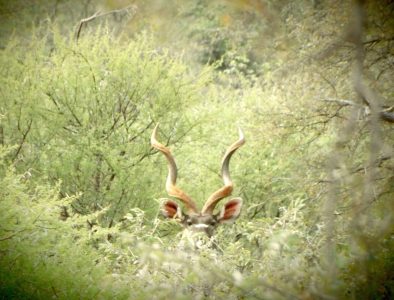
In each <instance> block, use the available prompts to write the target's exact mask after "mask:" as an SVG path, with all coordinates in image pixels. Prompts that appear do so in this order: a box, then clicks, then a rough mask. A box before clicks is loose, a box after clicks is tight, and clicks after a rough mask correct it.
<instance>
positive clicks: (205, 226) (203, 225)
mask: <svg viewBox="0 0 394 300" xmlns="http://www.w3.org/2000/svg"><path fill="white" fill-rule="evenodd" d="M193 227H194V228H197V229H203V228H208V227H209V225H207V224H194V225H193Z"/></svg>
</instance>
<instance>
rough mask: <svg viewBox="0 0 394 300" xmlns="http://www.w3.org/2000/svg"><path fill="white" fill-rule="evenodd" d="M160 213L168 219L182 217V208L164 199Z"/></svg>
mask: <svg viewBox="0 0 394 300" xmlns="http://www.w3.org/2000/svg"><path fill="white" fill-rule="evenodd" d="M161 213H162V214H163V216H164V217H166V218H169V219H182V209H181V208H180V207H179V206H178V204H177V203H176V202H175V201H172V200H166V201H165V202H164V203H163V205H162V207H161Z"/></svg>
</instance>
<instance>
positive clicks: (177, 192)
mask: <svg viewBox="0 0 394 300" xmlns="http://www.w3.org/2000/svg"><path fill="white" fill-rule="evenodd" d="M158 127H159V124H157V125H156V126H155V128H154V129H153V132H152V136H151V138H150V143H151V145H152V147H154V148H156V149H157V150H159V151H160V152H161V153H163V154H164V156H165V157H166V159H167V161H168V176H167V181H166V190H167V193H168V195H170V196H172V197H175V198H178V199H179V200H180V201H182V202H183V203H184V204H185V207H186V208H187V209H188V210H189V212H193V213H198V211H197V207H196V204H195V203H194V202H193V200H192V199H191V198H190V197H189V196H188V195H187V194H186V193H185V192H183V191H182V190H181V189H180V188H178V187H177V186H176V178H177V174H178V169H177V166H176V163H175V159H174V157H173V156H172V154H171V151H170V149H169V148H167V147H166V146H164V145H163V144H161V143H160V142H159V141H158V140H157V138H156V136H157V129H158Z"/></svg>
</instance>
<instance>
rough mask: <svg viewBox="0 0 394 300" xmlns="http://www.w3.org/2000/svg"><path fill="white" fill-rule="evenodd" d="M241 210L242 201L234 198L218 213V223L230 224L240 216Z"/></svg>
mask: <svg viewBox="0 0 394 300" xmlns="http://www.w3.org/2000/svg"><path fill="white" fill-rule="evenodd" d="M241 208H242V199H241V198H234V199H231V200H230V201H228V202H227V203H226V204H225V205H224V206H223V208H222V210H221V211H220V214H219V217H218V221H219V222H220V223H232V222H234V221H235V220H236V219H237V218H238V217H239V215H240V213H241Z"/></svg>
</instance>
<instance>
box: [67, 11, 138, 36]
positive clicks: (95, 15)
mask: <svg viewBox="0 0 394 300" xmlns="http://www.w3.org/2000/svg"><path fill="white" fill-rule="evenodd" d="M131 10H133V11H135V6H134V5H128V6H126V7H124V8H120V9H115V10H111V11H108V12H104V13H101V12H100V11H97V12H95V13H94V14H93V15H92V16H90V17H87V18H84V19H82V20H81V21H79V23H78V25H77V28H76V33H75V41H76V42H78V39H79V36H80V35H81V31H82V26H83V24H86V23H89V22H90V21H93V20H94V19H96V18H99V17H104V16H107V15H110V14H118V13H121V12H127V13H128V12H130V11H131Z"/></svg>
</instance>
